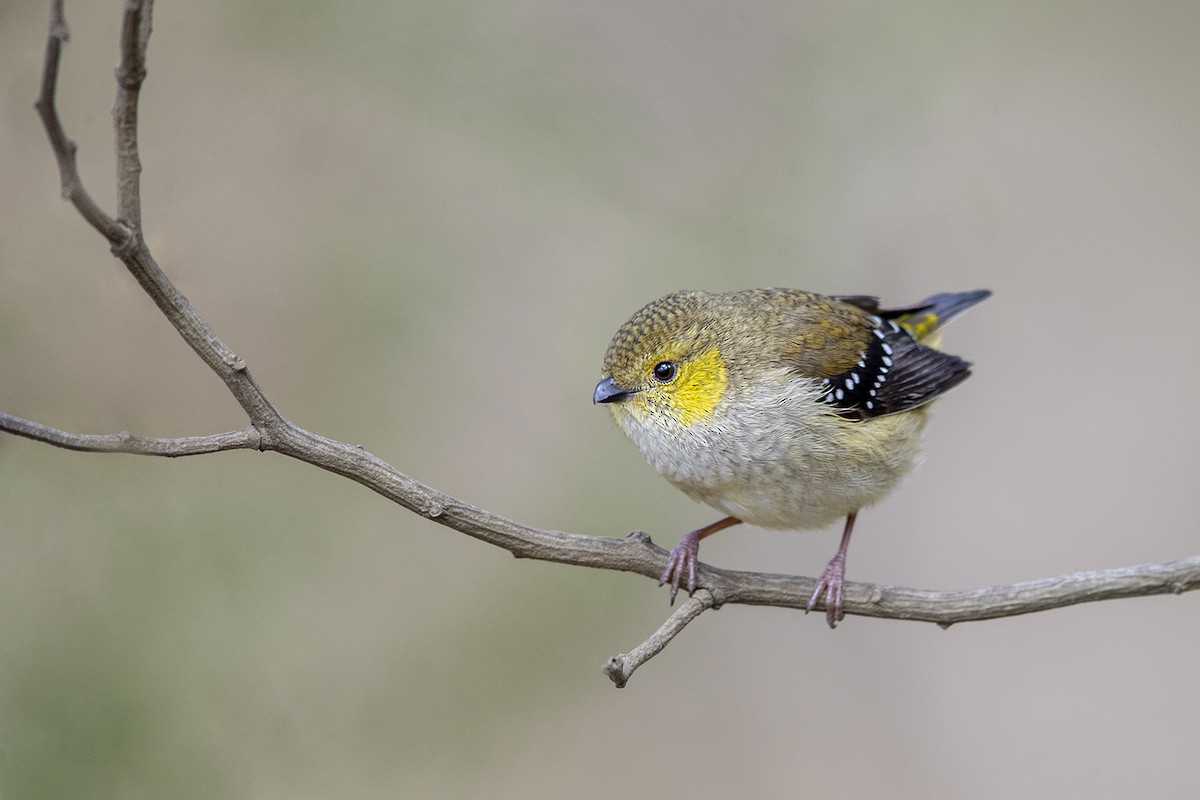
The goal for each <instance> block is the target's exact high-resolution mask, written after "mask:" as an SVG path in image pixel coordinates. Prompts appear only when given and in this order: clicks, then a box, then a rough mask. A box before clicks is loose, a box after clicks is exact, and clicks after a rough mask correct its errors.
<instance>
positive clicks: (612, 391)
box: [592, 378, 634, 403]
mask: <svg viewBox="0 0 1200 800" xmlns="http://www.w3.org/2000/svg"><path fill="white" fill-rule="evenodd" d="M632 394H634V392H631V391H630V390H629V389H625V388H623V387H621V386H620V385H618V384H617V382H616V381H614V380H613V379H612V378H605V379H604V380H602V381H600V382H599V383H597V384H596V391H594V392H592V402H593V403H619V402H620V401H622V400H624V399H625V398H626V397H629V396H630V395H632Z"/></svg>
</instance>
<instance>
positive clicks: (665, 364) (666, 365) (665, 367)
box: [654, 361, 675, 383]
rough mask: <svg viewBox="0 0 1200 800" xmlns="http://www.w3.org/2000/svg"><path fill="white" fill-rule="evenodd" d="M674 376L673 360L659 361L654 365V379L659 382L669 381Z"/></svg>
mask: <svg viewBox="0 0 1200 800" xmlns="http://www.w3.org/2000/svg"><path fill="white" fill-rule="evenodd" d="M674 378H675V362H674V361H660V362H658V363H657V364H655V365H654V379H655V380H656V381H658V382H659V383H670V382H671V381H672V380H674Z"/></svg>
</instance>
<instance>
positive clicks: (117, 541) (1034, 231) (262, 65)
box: [0, 0, 1200, 798]
mask: <svg viewBox="0 0 1200 800" xmlns="http://www.w3.org/2000/svg"><path fill="white" fill-rule="evenodd" d="M980 5H981V6H982V4H980ZM46 6H47V3H43V2H30V1H29V0H7V2H5V0H0V187H2V191H0V408H2V409H4V410H6V411H8V412H11V413H16V414H21V415H24V416H28V417H32V418H35V419H38V420H41V421H43V422H46V423H50V424H54V425H57V426H60V427H64V428H68V429H72V430H79V431H90V432H107V431H119V430H131V431H135V432H138V433H143V434H150V435H163V436H174V435H187V434H199V433H208V432H214V431H217V430H223V429H227V428H232V427H237V426H240V425H241V424H242V422H243V420H242V418H241V417H240V415H239V412H238V409H237V407H236V406H235V404H234V403H233V401H232V400H231V399H230V398H229V397H228V395H227V394H226V393H225V392H224V390H223V387H222V386H221V385H220V383H219V382H218V381H217V380H216V379H215V378H213V377H212V376H211V375H209V374H207V373H206V372H205V369H204V368H203V366H202V365H201V364H200V362H199V361H198V360H196V359H195V358H194V357H192V355H191V353H190V351H188V350H187V349H186V347H185V346H183V345H182V344H181V342H180V341H179V339H178V337H176V336H175V335H174V333H173V332H172V331H171V330H170V328H169V327H168V326H167V324H166V323H165V322H164V321H163V320H162V319H161V317H159V315H158V314H157V313H156V312H155V310H154V309H153V308H152V306H151V304H150V303H149V301H148V300H147V299H146V298H145V297H144V296H143V295H142V294H141V293H140V291H139V290H138V289H137V287H136V286H135V284H134V283H133V281H132V280H131V279H130V278H129V276H128V275H127V274H125V273H124V272H123V271H122V270H121V269H120V267H119V264H118V263H117V262H115V261H114V260H113V259H112V258H111V257H110V256H109V255H108V254H107V252H106V247H105V246H104V244H103V242H102V241H101V240H100V238H99V237H98V236H97V235H96V234H94V233H93V232H91V231H90V230H88V229H87V228H86V227H85V225H84V223H83V222H82V221H81V220H80V219H79V218H78V217H77V215H76V214H75V213H74V212H73V211H72V210H71V209H70V208H69V207H68V206H67V205H66V204H64V203H62V202H60V201H59V199H58V189H57V186H58V179H57V176H56V174H55V171H54V165H53V160H52V158H51V155H50V153H49V150H48V149H47V147H46V145H45V143H44V141H43V137H42V134H41V130H40V127H39V124H38V121H37V119H36V117H35V115H34V113H33V111H32V108H31V104H32V101H33V98H34V96H35V95H36V91H37V81H38V75H39V70H40V65H41V57H42V46H43V37H44V29H45V23H46V17H47V9H46ZM119 7H120V3H119V2H117V0H108V1H107V2H97V1H96V0H92V1H91V2H87V3H84V2H74V3H70V4H69V6H68V15H69V19H70V22H71V25H72V30H73V39H72V42H71V45H70V47H69V49H68V50H67V54H66V60H65V63H64V67H63V86H62V93H61V99H62V108H63V114H64V117H65V120H66V123H67V125H68V127H69V129H70V131H71V132H72V134H73V135H74V136H75V137H76V138H77V139H78V141H79V143H80V165H81V168H82V171H83V174H84V176H85V179H86V181H87V183H88V186H89V187H90V188H91V190H92V191H93V192H94V193H95V194H96V196H97V197H98V198H99V199H101V200H103V201H104V202H105V204H106V205H107V206H108V207H110V208H111V198H112V196H113V187H112V174H113V167H112V156H111V132H110V116H109V113H110V107H111V103H112V96H113V81H112V67H113V65H114V64H115V63H116V38H115V37H116V32H117V27H118V18H119ZM156 11H157V14H156V19H155V30H154V36H153V39H152V43H151V53H150V77H149V80H148V82H147V84H146V88H145V91H144V94H143V106H142V108H143V128H142V143H143V151H142V153H143V163H144V165H145V175H144V192H145V193H144V196H145V203H146V209H145V222H146V230H147V236H148V239H149V241H150V243H151V246H152V248H153V249H154V251H155V252H156V254H157V255H158V257H159V260H160V261H161V263H162V264H163V266H164V268H165V269H166V270H167V271H168V272H169V274H171V275H172V276H173V277H174V278H175V279H176V280H177V281H178V284H179V286H180V288H181V289H182V290H183V291H184V292H185V293H186V294H187V295H188V296H189V297H190V298H191V299H192V300H193V302H195V304H196V305H197V306H198V308H199V309H200V310H201V312H202V313H203V314H205V315H206V316H207V318H208V319H209V320H210V322H211V323H212V324H213V326H214V327H215V328H216V330H217V331H218V332H219V333H220V335H221V336H222V337H223V338H225V340H226V341H227V342H228V343H229V344H230V345H231V346H232V347H233V348H234V349H235V350H237V351H238V352H239V353H240V354H241V355H243V356H244V357H245V358H246V359H247V360H248V361H249V363H250V365H251V368H252V369H253V370H254V372H255V374H256V375H257V377H258V378H259V380H260V381H261V383H262V384H263V386H264V387H265V388H266V389H267V391H268V392H269V393H270V395H271V397H272V398H273V399H274V400H275V401H276V403H277V404H278V406H279V408H280V409H281V411H283V412H284V413H285V414H287V415H289V416H291V417H292V418H293V419H295V420H296V421H297V422H298V423H300V424H301V425H304V426H306V427H308V428H310V429H312V430H316V431H319V432H321V433H324V434H326V435H329V436H333V437H336V438H339V439H343V440H346V441H350V442H355V443H361V444H363V445H364V446H365V447H367V448H368V449H370V450H372V451H373V452H375V453H376V454H378V455H379V456H381V457H383V458H385V459H387V460H388V461H390V462H391V463H393V464H395V465H396V466H397V467H399V468H401V469H403V470H405V471H407V472H409V473H411V474H413V475H415V476H416V477H418V478H420V479H422V480H424V481H427V482H429V483H431V484H433V485H435V486H437V487H439V488H441V489H443V490H446V491H448V492H451V493H453V494H455V495H457V496H460V497H462V498H463V499H465V500H468V501H470V502H473V503H476V504H478V505H482V506H484V507H487V508H489V509H491V510H494V511H496V512H499V513H502V514H506V515H509V516H512V517H515V518H518V519H521V520H524V521H527V522H529V523H532V524H536V525H541V526H546V527H555V528H561V529H564V530H570V531H576V532H580V533H589V534H601V535H612V536H619V535H623V534H624V533H626V532H627V531H629V530H632V529H635V528H643V529H645V530H648V531H650V532H651V533H652V535H653V536H654V538H655V541H657V542H659V543H660V544H664V545H669V544H670V543H672V542H673V541H674V540H675V539H676V538H677V537H678V536H679V535H680V534H681V533H683V532H684V531H686V530H688V529H689V528H692V527H695V526H697V525H700V524H703V523H705V522H708V521H710V520H711V519H712V513H711V512H709V511H707V510H706V509H704V508H703V507H700V506H697V505H695V504H693V503H691V502H690V501H689V500H688V499H687V498H685V497H684V496H682V495H680V494H678V493H676V492H674V491H673V490H672V489H670V487H669V486H668V485H667V484H666V483H665V482H662V481H661V480H659V479H658V478H657V477H655V476H654V475H653V474H652V473H651V471H650V469H649V468H648V467H647V466H646V465H645V464H644V463H643V462H642V461H641V458H640V457H639V456H638V454H637V452H636V451H635V449H634V448H633V447H632V446H631V445H630V444H629V443H628V442H626V441H624V439H623V437H621V436H620V434H619V433H618V432H617V431H616V429H615V427H614V426H613V425H612V423H611V422H610V420H609V419H608V418H607V414H606V413H605V412H604V411H603V410H602V409H597V408H593V407H592V406H591V404H590V402H589V398H590V395H591V391H592V387H593V385H594V382H595V380H596V379H597V377H598V368H599V361H600V357H601V355H602V353H603V350H604V347H605V346H606V344H607V342H608V338H609V336H610V335H611V334H612V332H613V330H614V329H615V328H616V326H617V325H618V324H619V323H620V322H622V321H623V320H624V319H625V317H626V316H627V315H628V314H629V313H630V312H632V311H633V310H634V309H635V308H637V307H638V306H640V305H641V304H642V303H644V302H646V301H647V300H649V299H652V298H654V297H656V296H658V295H660V294H663V293H665V292H667V291H670V290H673V289H677V288H682V287H693V288H708V289H729V288H740V287H748V286H769V285H784V286H797V287H801V288H807V289H813V290H818V291H828V292H842V293H874V294H880V295H882V296H884V298H885V299H887V300H889V301H892V302H908V301H912V300H916V299H918V298H920V297H922V296H924V295H926V294H929V293H933V292H936V291H943V290H951V289H967V288H975V287H980V286H986V287H989V288H991V289H993V290H995V292H996V295H995V297H994V298H992V299H991V300H989V301H988V302H987V303H986V304H984V305H982V306H980V307H978V308H977V309H974V310H973V311H972V312H971V313H970V314H969V315H967V316H965V317H964V318H963V319H962V320H961V321H960V322H958V323H956V324H955V326H954V327H953V328H951V329H950V331H949V332H948V335H947V347H948V349H950V350H951V351H953V352H956V353H959V354H961V355H963V356H965V357H967V358H969V359H971V360H973V361H974V362H975V364H976V374H975V376H974V377H973V378H972V379H971V381H969V382H968V383H967V384H966V385H964V386H963V387H962V388H961V389H959V390H958V391H956V392H955V393H954V394H953V395H952V396H951V397H949V398H947V399H946V400H945V401H943V402H941V403H939V404H938V408H937V411H936V414H935V419H934V420H933V423H932V425H931V427H930V431H929V436H928V438H927V447H926V452H927V461H926V463H925V465H924V466H923V467H922V468H921V469H920V470H919V471H918V472H917V474H915V475H914V476H913V477H912V478H911V479H910V480H909V481H908V482H907V484H906V485H905V486H904V487H903V488H902V489H901V490H900V491H899V492H897V493H896V494H895V495H894V496H893V497H892V498H891V499H889V500H888V501H886V502H884V503H883V504H882V505H881V506H879V507H878V508H876V509H872V510H869V511H867V512H865V513H864V514H863V515H862V516H861V517H860V520H859V526H858V531H857V536H856V541H855V543H854V546H853V548H852V550H851V554H850V562H849V570H850V577H851V578H852V579H858V580H867V581H881V582H887V583H894V584H900V585H907V586H918V587H928V588H939V587H941V588H951V587H970V586H977V585H986V584H990V583H1005V582H1010V581H1017V580H1024V579H1031V578H1038V577H1045V576H1051V575H1056V574H1060V573H1063V572H1068V571H1071V570H1077V569H1089V568H1098V567H1109V566H1119V565H1125V564H1135V563H1141V562H1148V561H1156V560H1166V559H1172V558H1178V557H1183V556H1189V555H1195V554H1197V553H1200V541H1198V537H1197V533H1196V518H1197V513H1198V512H1200V499H1198V494H1197V474H1198V472H1200V470H1198V469H1197V458H1196V451H1197V448H1198V446H1200V428H1198V426H1197V423H1196V413H1197V412H1196V406H1197V398H1198V397H1200V357H1198V347H1197V329H1198V327H1197V321H1196V311H1195V306H1196V296H1197V289H1200V277H1198V276H1200V269H1198V263H1197V262H1198V255H1197V254H1200V144H1198V143H1200V92H1198V91H1197V80H1198V76H1200V48H1197V47H1196V40H1197V36H1198V35H1200V5H1197V4H1194V3H1168V2H1158V3H1149V4H1125V3H1084V2H1050V3H1042V2H1028V3H1007V4H1003V5H994V4H993V6H992V7H991V8H989V9H985V8H982V7H979V8H974V7H973V8H971V9H968V8H966V7H964V5H963V4H960V3H953V2H945V3H901V4H869V3H856V2H844V1H843V0H837V2H827V3H796V2H793V1H792V0H787V2H774V3H771V2H764V3H750V4H741V3H725V2H706V3H673V4H670V3H654V4H649V5H647V4H645V3H641V2H623V1H622V2H612V3H593V2H573V3H555V2H547V1H546V0H526V2H518V3H503V4H501V3H489V2H481V1H479V0H477V1H476V2H469V0H452V1H451V2H426V3H419V4H418V3H399V2H377V1H376V0H367V1H366V2H360V3H346V4H343V3H316V2H307V3H306V2H300V3H297V2H294V0H292V1H290V2H283V1H282V0H275V1H274V2H272V1H271V0H253V1H251V2H245V1H243V2H237V3H234V2H224V3H179V2H166V1H165V0H160V2H159V3H158V6H157V9H156ZM0 526H2V530H0V796H2V797H4V798H18V797H20V798H26V797H54V798H74V797H79V798H84V797H87V798H93V797H122V798H138V797H145V798H158V797H168V796H169V797H177V798H192V797H194V798H212V797H252V798H326V797H328V798H332V797H358V798H373V797H380V798H382V797H414V798H415V797H422V798H462V797H486V798H526V797H546V798H551V797H556V798H557V797H564V796H571V797H578V798H612V797H622V796H624V797H645V796H650V795H651V794H654V795H659V796H666V795H674V796H687V795H693V796H699V795H708V796H712V795H726V796H739V797H751V798H759V797H762V798H773V797H781V796H806V795H813V796H822V795H823V796H827V797H863V796H868V795H871V796H887V797H892V798H930V797H933V798H964V797H970V798H1012V797H1022V798H1031V797H1033V798H1039V797H1045V798H1061V797H1084V796H1086V797H1094V798H1123V797H1134V796H1142V797H1184V796H1194V795H1195V793H1196V791H1197V787H1200V761H1198V760H1197V758H1196V754H1197V752H1198V744H1200V743H1198V741H1197V732H1196V727H1195V720H1196V719H1197V717H1198V716H1200V690H1198V689H1197V683H1196V675H1197V659H1198V658H1200V636H1198V635H1197V633H1198V626H1200V595H1186V596H1183V597H1162V598H1152V599H1140V600H1134V601H1126V602H1115V603H1105V604H1099V605H1094V606H1090V607H1080V608H1073V609H1066V610H1061V611H1056V612H1051V613H1046V614H1039V615H1036V616H1031V617H1026V618H1018V619H1010V620H1002V621H996V622H987V623H976V624H970V625H962V626H959V627H956V628H953V629H951V630H949V631H942V630H939V629H938V628H936V627H934V626H928V625H920V624H905V623H897V622H881V621H872V620H863V619H856V618H851V619H848V620H847V622H846V623H845V624H844V625H843V626H841V627H839V628H838V630H837V631H835V632H831V631H829V630H828V629H826V628H825V627H824V623H823V621H822V620H821V619H820V618H819V617H818V616H815V615H814V616H810V617H804V616H803V615H800V614H797V613H792V612H785V611H780V610H774V609H754V608H740V607H734V608H727V609H724V610H722V611H720V612H719V613H712V614H708V615H706V616H705V617H703V618H701V619H700V620H699V621H697V622H696V623H694V624H693V626H691V627H690V628H689V629H688V630H687V631H686V632H685V633H684V634H683V635H682V636H681V637H680V638H679V639H678V640H676V641H675V643H673V644H672V645H671V646H670V647H669V648H668V649H667V650H666V651H665V652H664V653H663V654H661V655H660V656H659V657H658V658H657V659H655V660H654V661H652V662H651V663H650V664H649V665H647V666H646V667H645V668H643V670H642V671H640V672H639V673H638V674H637V675H636V676H635V678H634V680H633V682H632V683H631V685H630V686H629V688H627V689H625V690H623V691H615V690H614V689H612V688H611V686H610V685H609V683H608V681H607V680H606V679H605V678H604V677H603V676H602V675H601V674H600V667H601V665H602V664H603V662H604V661H605V659H606V658H608V656H610V655H612V654H613V653H616V652H620V651H623V650H627V649H628V648H630V647H632V646H633V645H634V644H636V643H637V642H639V641H641V640H642V638H643V637H644V636H645V635H646V634H648V633H649V632H650V631H651V630H653V628H654V627H655V626H656V625H658V624H659V622H660V621H661V620H662V619H663V618H664V616H665V615H666V614H667V605H666V595H665V592H663V591H661V590H659V589H657V588H656V587H655V586H654V585H653V583H652V582H650V581H647V580H645V579H643V578H638V577H634V576H629V575H621V574H610V573H603V572H595V571H588V570H583V569H577V568H569V567H562V566H554V565H548V564H538V563H528V562H517V561H514V560H513V559H512V558H510V557H509V556H508V555H506V554H505V553H503V552H500V551H498V550H494V549H491V548H489V547H487V546H485V545H482V544H480V543H477V542H475V541H473V540H470V539H468V538H466V537H464V536H461V535H459V534H455V533H453V532H450V531H447V530H444V529H442V528H439V527H437V526H435V525H432V524H430V523H428V522H425V521H422V520H420V519H418V518H415V517H413V516H411V515H409V514H406V513H404V512H403V511H401V510H398V509H396V508H394V507H392V506H390V505H389V504H387V503H385V502H384V501H382V500H380V499H378V498H376V497H375V496H373V495H371V494H370V493H368V492H366V491H364V490H362V489H361V488H359V487H357V486H355V485H352V484H350V483H349V482H347V481H344V480H341V479H338V478H336V477H333V476H330V475H326V474H322V473H319V472H317V471H315V470H313V469H311V468H308V467H305V466H303V465H299V464H295V463H289V462H288V461H286V460H284V459H283V458H280V457H278V456H274V455H257V454H250V453H231V454H221V455H216V456H210V457H203V458H194V459H184V460H179V461H165V460H162V461H159V460H151V459H138V458H134V457H128V456H97V455H82V454H74V453H68V452H65V451H61V450H55V449H52V448H50V447H47V446H43V445H37V444H34V443H30V442H26V441H23V440H17V439H14V438H12V437H3V438H0ZM836 544H837V532H836V531H834V530H830V531H827V532H822V533H813V534H807V535H791V534H779V533H767V532H763V531H757V530H752V529H745V530H734V531H731V532H729V533H725V534H722V535H721V536H719V537H716V538H715V539H713V540H711V541H710V542H706V543H705V546H704V552H703V556H704V560H705V561H708V562H710V563H713V564H717V565H721V566H725V567H731V568H746V569H763V570H770V571H783V572H795V573H799V574H810V575H811V574H813V573H814V572H816V571H817V570H819V569H820V567H821V566H822V565H823V564H824V563H825V561H826V560H827V559H828V558H829V556H831V555H832V554H833V551H834V549H835V548H836Z"/></svg>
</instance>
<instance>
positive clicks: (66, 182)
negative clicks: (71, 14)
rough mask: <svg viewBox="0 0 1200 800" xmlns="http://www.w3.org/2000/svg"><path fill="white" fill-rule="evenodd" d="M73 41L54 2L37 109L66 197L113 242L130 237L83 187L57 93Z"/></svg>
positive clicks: (59, 2) (59, 3) (59, 5)
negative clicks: (65, 54)
mask: <svg viewBox="0 0 1200 800" xmlns="http://www.w3.org/2000/svg"><path fill="white" fill-rule="evenodd" d="M69 38H70V32H69V31H68V29H67V20H66V17H65V16H64V15H63V0H52V2H51V4H50V35H49V36H48V37H47V38H46V56H45V61H44V63H43V66H42V87H41V91H40V92H39V93H38V98H37V101H36V102H35V103H34V104H33V107H34V108H36V109H37V112H38V116H40V117H41V118H42V125H43V126H44V127H45V128H46V137H47V138H48V139H49V140H50V147H51V149H52V150H53V151H54V157H55V158H56V159H57V160H58V174H59V177H60V180H61V184H62V196H63V198H64V199H65V200H70V201H71V204H72V205H73V206H75V209H76V210H77V211H78V212H79V213H80V215H81V216H82V217H83V218H84V219H85V220H87V221H88V224H89V225H91V226H92V227H93V228H95V229H96V230H98V231H100V233H101V234H103V236H104V238H106V239H108V240H109V241H110V242H112V241H116V240H119V239H121V238H123V237H125V236H128V231H127V230H126V229H125V228H124V227H123V226H122V225H120V224H118V223H117V221H116V220H115V219H113V218H112V217H110V216H109V215H108V214H105V213H104V212H103V211H102V210H101V209H100V206H98V205H96V201H95V200H93V199H92V196H91V195H90V194H88V193H87V190H86V189H84V188H83V181H81V180H80V178H79V169H78V167H77V166H76V165H75V149H76V148H75V142H73V141H71V139H70V138H68V137H67V134H66V132H65V131H64V130H63V125H62V120H61V119H60V118H59V116H58V108H57V107H56V106H55V103H54V93H55V89H56V88H57V85H58V64H59V62H60V61H61V60H62V49H63V45H64V44H66V42H67V39H69Z"/></svg>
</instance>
